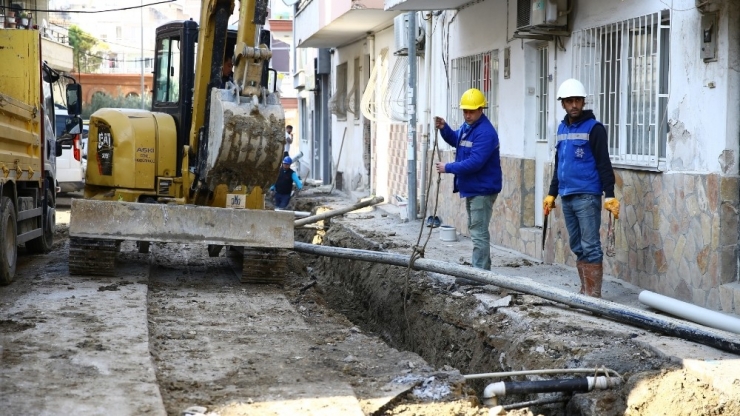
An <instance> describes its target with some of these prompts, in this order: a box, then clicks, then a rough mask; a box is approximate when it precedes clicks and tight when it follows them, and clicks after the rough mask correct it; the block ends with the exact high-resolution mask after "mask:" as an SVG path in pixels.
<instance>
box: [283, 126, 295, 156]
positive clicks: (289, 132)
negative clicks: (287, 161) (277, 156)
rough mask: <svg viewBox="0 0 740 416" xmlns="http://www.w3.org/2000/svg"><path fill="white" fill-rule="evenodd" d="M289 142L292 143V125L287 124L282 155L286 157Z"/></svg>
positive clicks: (288, 150)
mask: <svg viewBox="0 0 740 416" xmlns="http://www.w3.org/2000/svg"><path fill="white" fill-rule="evenodd" d="M291 144H293V126H291V125H290V124H288V125H287V126H285V149H283V150H284V151H283V157H288V154H289V152H290V145H291Z"/></svg>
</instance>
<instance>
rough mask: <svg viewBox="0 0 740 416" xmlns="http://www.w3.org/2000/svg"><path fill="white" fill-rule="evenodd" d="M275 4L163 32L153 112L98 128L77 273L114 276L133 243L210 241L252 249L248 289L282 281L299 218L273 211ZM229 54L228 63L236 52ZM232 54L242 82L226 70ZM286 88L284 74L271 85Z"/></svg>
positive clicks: (277, 157) (104, 113)
mask: <svg viewBox="0 0 740 416" xmlns="http://www.w3.org/2000/svg"><path fill="white" fill-rule="evenodd" d="M267 6H268V1H267V0H250V1H242V2H240V8H239V11H238V21H239V24H238V29H237V30H236V31H234V30H230V29H229V19H231V18H232V17H231V16H232V14H233V12H234V1H233V0H232V1H223V0H209V1H203V2H202V11H201V18H200V25H198V24H197V23H196V22H194V21H178V22H171V23H168V24H165V25H163V26H161V27H159V28H157V31H156V44H155V54H156V55H155V60H154V77H153V84H154V85H153V90H152V93H153V99H152V108H151V110H150V111H147V110H135V109H100V110H97V111H96V112H95V113H93V114H92V115H91V117H90V121H89V135H88V158H87V161H88V166H87V170H86V174H85V188H84V198H83V199H81V200H74V201H73V202H72V207H71V217H70V227H69V236H70V244H69V271H70V273H72V274H87V275H113V274H114V273H115V258H116V253H117V252H118V251H120V246H121V243H122V242H123V241H135V242H136V243H137V244H138V250H139V252H142V253H146V252H148V250H149V249H150V245H151V243H153V242H154V243H193V242H199V243H205V244H206V245H207V247H208V252H209V254H210V255H211V256H218V255H219V253H220V251H221V250H222V249H223V247H224V246H229V247H230V248H231V249H236V250H237V251H242V250H243V252H244V270H243V274H242V281H244V282H277V281H280V279H282V278H283V276H284V272H285V264H286V261H285V260H286V258H287V252H286V250H285V249H287V248H292V247H293V216H292V215H291V214H290V213H287V212H279V211H272V210H265V202H264V193H263V190H264V189H267V188H266V187H268V186H269V185H270V184H272V183H274V181H275V179H276V178H277V174H278V169H279V166H280V162H281V159H282V149H283V146H284V143H285V137H284V129H285V127H284V125H285V116H284V113H283V108H282V106H281V105H280V99H279V96H278V94H277V92H276V91H275V88H274V85H273V86H272V88H270V85H269V83H268V82H267V80H268V79H269V78H270V77H269V71H270V69H269V68H268V63H269V60H270V57H271V51H270V49H269V47H268V44H267V43H266V42H264V41H265V40H267V39H269V33H268V32H266V31H264V30H261V28H262V25H264V23H265V19H266V16H267ZM227 54H229V55H227ZM225 56H232V59H233V63H234V74H233V80H230V81H228V82H226V83H224V80H223V79H222V66H223V63H224V57H225ZM272 78H273V79H276V77H272Z"/></svg>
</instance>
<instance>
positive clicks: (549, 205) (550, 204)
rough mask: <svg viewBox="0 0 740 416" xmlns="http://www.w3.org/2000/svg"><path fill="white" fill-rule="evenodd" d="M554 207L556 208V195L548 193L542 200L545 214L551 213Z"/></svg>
mask: <svg viewBox="0 0 740 416" xmlns="http://www.w3.org/2000/svg"><path fill="white" fill-rule="evenodd" d="M553 208H555V197H554V196H552V195H548V196H546V197H545V200H544V201H543V202H542V210H543V212H544V213H545V215H550V210H552V209H553Z"/></svg>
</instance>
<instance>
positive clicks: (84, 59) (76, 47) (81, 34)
mask: <svg viewBox="0 0 740 416" xmlns="http://www.w3.org/2000/svg"><path fill="white" fill-rule="evenodd" d="M69 44H70V45H71V46H72V48H73V54H74V64H75V66H76V67H77V68H76V69H77V71H78V72H85V73H90V72H94V71H95V70H96V69H97V68H99V67H100V63H101V62H103V57H102V56H100V52H95V53H93V49H94V48H95V47H96V46H97V45H98V40H97V39H96V38H95V36H93V35H91V34H89V33H87V32H85V31H84V30H82V29H80V27H79V26H77V25H71V26H70V27H69Z"/></svg>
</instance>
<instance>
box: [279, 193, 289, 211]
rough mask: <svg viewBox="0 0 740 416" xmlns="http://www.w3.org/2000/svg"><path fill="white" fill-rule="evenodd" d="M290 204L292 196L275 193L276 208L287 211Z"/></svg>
mask: <svg viewBox="0 0 740 416" xmlns="http://www.w3.org/2000/svg"><path fill="white" fill-rule="evenodd" d="M289 202H290V194H279V193H277V192H275V208H280V209H285V208H287V207H288V203H289Z"/></svg>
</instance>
